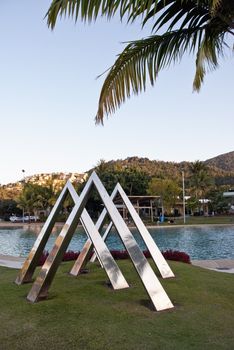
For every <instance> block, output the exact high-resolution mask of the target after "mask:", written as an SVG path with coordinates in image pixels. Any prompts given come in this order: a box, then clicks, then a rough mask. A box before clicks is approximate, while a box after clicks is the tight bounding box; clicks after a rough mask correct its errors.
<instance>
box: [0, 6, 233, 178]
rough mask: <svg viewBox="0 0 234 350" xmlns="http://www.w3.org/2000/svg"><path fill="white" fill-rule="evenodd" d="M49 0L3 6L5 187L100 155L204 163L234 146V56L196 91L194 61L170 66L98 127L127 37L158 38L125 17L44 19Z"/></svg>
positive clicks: (81, 166)
mask: <svg viewBox="0 0 234 350" xmlns="http://www.w3.org/2000/svg"><path fill="white" fill-rule="evenodd" d="M49 4H50V1H49V0H40V1H39V0H38V1H31V0H21V1H19V0H1V2H0V38H1V40H0V46H1V55H0V116H1V119H0V120H1V124H0V127H1V137H0V146H1V147H0V150H1V163H0V183H1V184H4V183H8V182H11V181H16V180H19V179H21V178H22V169H25V172H26V173H25V174H26V175H32V174H35V173H42V172H54V171H66V172H68V171H74V172H83V171H85V170H88V169H90V168H91V167H92V166H94V165H95V164H96V163H97V161H98V160H100V159H105V160H111V159H119V158H126V157H128V156H135V155H136V156H139V157H148V158H150V159H158V160H165V161H166V160H168V161H176V162H178V161H182V160H188V161H194V160H197V159H199V160H205V159H208V158H211V157H213V156H216V155H218V154H221V153H225V152H229V151H233V150H234V137H233V136H234V118H233V116H234V111H233V90H234V89H233V81H234V71H233V57H232V56H231V54H229V56H227V57H226V59H225V60H224V61H222V62H220V63H221V65H220V69H219V70H217V71H215V72H212V73H210V74H208V75H207V76H206V79H205V84H204V85H203V87H202V90H201V92H200V94H197V93H193V92H192V81H193V75H194V57H187V58H186V57H185V58H184V59H183V61H182V63H181V64H177V65H175V66H173V67H171V68H170V69H168V70H165V71H163V72H161V74H160V75H159V79H158V82H157V84H156V85H155V87H154V88H152V87H150V86H149V87H148V89H147V91H146V93H143V94H141V95H139V96H138V97H132V98H131V99H130V100H129V101H127V102H126V103H125V104H124V105H123V106H122V108H120V110H119V111H118V112H117V113H115V114H114V115H113V116H112V117H110V118H109V119H108V120H106V121H105V126H104V127H101V126H95V123H94V117H95V113H96V109H97V102H98V97H99V92H100V88H101V84H102V82H103V79H99V80H96V79H95V78H96V76H97V75H98V74H100V73H102V72H103V71H105V70H106V69H107V68H108V67H109V66H110V65H111V64H112V63H113V62H114V59H115V56H116V55H117V54H118V53H119V52H120V51H121V50H122V49H123V47H124V46H123V44H121V42H123V41H127V40H131V39H137V38H141V37H143V36H147V35H149V34H150V32H149V31H147V30H145V31H144V32H142V31H141V28H140V25H137V24H134V25H131V26H126V25H125V24H121V23H120V22H119V21H118V20H117V19H115V20H113V21H111V22H107V21H106V20H104V19H103V20H100V21H99V22H98V23H96V24H92V25H84V24H78V25H77V24H76V25H75V24H74V22H73V21H72V20H71V19H68V20H62V21H59V22H58V25H57V26H56V28H55V30H54V31H53V32H51V30H49V29H48V28H47V25H46V21H45V20H44V19H43V17H44V15H45V13H46V11H47V9H48V7H49Z"/></svg>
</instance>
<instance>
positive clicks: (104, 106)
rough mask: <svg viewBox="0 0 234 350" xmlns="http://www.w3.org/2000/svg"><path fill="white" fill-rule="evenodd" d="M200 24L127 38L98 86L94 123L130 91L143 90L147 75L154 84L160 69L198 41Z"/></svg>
mask: <svg viewBox="0 0 234 350" xmlns="http://www.w3.org/2000/svg"><path fill="white" fill-rule="evenodd" d="M203 31H204V28H203V27H200V28H196V29H184V30H177V31H173V32H168V33H166V34H164V35H153V36H151V37H149V38H146V39H143V40H137V41H133V42H130V43H129V44H128V45H127V47H126V48H125V49H124V51H123V52H122V53H121V54H120V55H119V57H118V58H117V60H116V62H115V63H114V65H113V66H112V67H111V69H110V71H109V74H108V75H107V77H106V79H105V82H104V84H103V87H102V91H101V94H100V99H99V107H98V112H97V116H96V122H97V123H103V118H104V115H109V114H110V113H113V112H114V111H115V110H116V109H117V108H118V107H119V106H120V105H121V104H122V103H123V102H124V101H125V100H126V98H128V97H130V95H131V93H133V94H138V93H139V92H141V91H143V90H145V88H146V82H147V78H148V79H149V81H150V83H151V84H152V85H154V83H155V81H156V78H157V75H158V73H159V71H160V70H161V69H163V68H164V67H165V66H168V65H170V63H171V62H172V61H174V62H175V61H177V60H180V59H181V57H182V55H183V54H184V52H185V51H190V52H191V51H192V52H193V51H195V50H196V47H197V46H199V45H200V44H201V41H202V33H203Z"/></svg>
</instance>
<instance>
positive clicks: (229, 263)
mask: <svg viewBox="0 0 234 350" xmlns="http://www.w3.org/2000/svg"><path fill="white" fill-rule="evenodd" d="M24 261H25V258H21V257H15V256H10V255H1V254H0V266H5V267H11V268H13V269H20V268H21V267H22V264H23V262H24ZM192 265H194V266H199V267H203V268H205V269H209V270H215V271H219V272H228V273H234V260H228V259H222V260H192Z"/></svg>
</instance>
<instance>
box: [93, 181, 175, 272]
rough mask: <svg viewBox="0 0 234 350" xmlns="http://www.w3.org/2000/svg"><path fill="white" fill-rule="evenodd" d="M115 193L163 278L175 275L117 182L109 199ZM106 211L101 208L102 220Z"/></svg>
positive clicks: (112, 197) (104, 236)
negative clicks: (126, 210)
mask: <svg viewBox="0 0 234 350" xmlns="http://www.w3.org/2000/svg"><path fill="white" fill-rule="evenodd" d="M117 193H118V194H119V195H120V197H121V198H122V200H123V202H124V204H125V206H126V208H127V209H128V211H129V213H130V215H131V217H132V219H133V222H134V224H135V225H136V228H137V229H138V231H139V233H140V235H141V237H142V239H143V241H144V242H145V245H146V247H147V249H148V250H149V252H150V254H151V257H152V259H153V261H154V263H155V265H156V266H157V267H158V269H159V272H160V273H161V276H162V277H163V278H171V277H175V275H174V274H173V272H172V270H171V268H170V266H169V265H168V263H167V261H166V260H165V258H164V256H163V255H162V253H161V251H160V250H159V248H158V246H157V244H156V243H155V241H154V240H153V238H152V236H151V234H150V233H149V231H148V230H147V228H146V227H145V225H144V223H143V221H142V220H141V218H140V216H139V215H138V213H137V212H136V210H135V208H134V207H133V205H132V203H131V201H130V200H129V198H128V196H127V195H126V193H125V192H124V190H123V188H122V187H121V185H120V184H119V183H118V184H117V185H116V186H115V189H114V191H113V192H112V195H111V199H114V198H115V197H116V195H117ZM106 213H107V211H106V209H103V212H102V220H105V215H106ZM110 225H111V226H112V225H113V224H112V223H110ZM111 226H110V227H109V226H108V228H107V230H106V232H105V233H104V235H103V240H105V239H106V238H107V236H108V234H109V231H110V229H111ZM95 259H96V254H95V253H94V254H93V256H92V257H91V259H90V261H92V262H94V261H95Z"/></svg>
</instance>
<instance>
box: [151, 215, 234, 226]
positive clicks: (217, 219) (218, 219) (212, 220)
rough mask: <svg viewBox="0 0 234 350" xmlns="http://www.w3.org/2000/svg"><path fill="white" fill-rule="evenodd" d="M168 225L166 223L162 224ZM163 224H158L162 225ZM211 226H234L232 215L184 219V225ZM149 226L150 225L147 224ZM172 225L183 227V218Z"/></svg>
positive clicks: (176, 219)
mask: <svg viewBox="0 0 234 350" xmlns="http://www.w3.org/2000/svg"><path fill="white" fill-rule="evenodd" d="M164 224H165V225H168V222H165V223H164ZM164 224H160V226H161V225H164ZM203 224H204V225H212V224H216V225H217V224H220V225H222V224H232V225H234V215H226V216H189V217H186V225H203ZM149 225H150V223H149ZM173 225H184V219H183V217H179V218H177V217H176V218H175V222H174V224H173Z"/></svg>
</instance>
